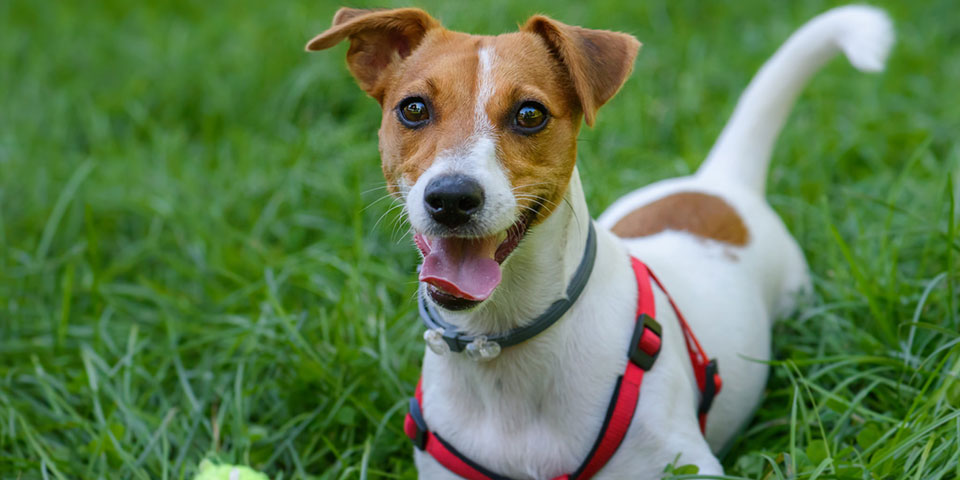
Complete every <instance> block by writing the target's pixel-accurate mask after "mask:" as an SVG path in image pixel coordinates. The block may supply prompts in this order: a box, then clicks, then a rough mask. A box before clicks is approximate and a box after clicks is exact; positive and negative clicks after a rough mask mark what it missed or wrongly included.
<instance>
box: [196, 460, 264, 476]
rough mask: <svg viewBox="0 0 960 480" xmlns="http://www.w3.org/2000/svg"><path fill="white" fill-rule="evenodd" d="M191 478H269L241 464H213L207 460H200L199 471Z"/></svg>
mask: <svg viewBox="0 0 960 480" xmlns="http://www.w3.org/2000/svg"><path fill="white" fill-rule="evenodd" d="M193 480H270V479H269V478H267V476H266V475H264V474H262V473H260V472H258V471H256V470H254V469H252V468H250V467H244V466H242V465H227V464H223V465H214V464H213V462H211V461H209V460H204V461H202V462H200V471H198V472H197V476H195V477H193Z"/></svg>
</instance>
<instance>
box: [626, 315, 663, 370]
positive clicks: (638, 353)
mask: <svg viewBox="0 0 960 480" xmlns="http://www.w3.org/2000/svg"><path fill="white" fill-rule="evenodd" d="M648 328H649V329H650V331H652V332H653V333H655V334H656V335H657V336H658V337H660V338H663V335H662V334H661V332H662V329H661V328H660V324H659V323H657V321H656V320H654V319H653V317H651V316H650V315H647V314H646V313H642V314H640V316H639V317H637V326H636V327H634V328H633V338H631V339H630V350H628V351H627V357H629V358H630V361H631V362H633V364H634V365H636V366H638V367H640V368H642V369H643V370H650V369H651V368H652V367H653V363H654V362H656V361H657V357H658V356H660V349H659V348H658V349H657V351H656V353H654V354H653V355H650V354H648V353H647V352H644V351H643V350H641V349H640V339H641V338H643V332H644V330H646V329H648Z"/></svg>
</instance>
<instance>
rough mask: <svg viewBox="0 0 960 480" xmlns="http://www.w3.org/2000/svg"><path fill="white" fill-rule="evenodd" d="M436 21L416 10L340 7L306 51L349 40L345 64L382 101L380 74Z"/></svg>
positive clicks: (412, 45)
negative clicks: (328, 25) (329, 24)
mask: <svg viewBox="0 0 960 480" xmlns="http://www.w3.org/2000/svg"><path fill="white" fill-rule="evenodd" d="M438 27H440V22H438V21H436V20H435V19H434V18H433V17H431V16H430V15H428V14H427V12H424V11H423V10H420V9H419V8H398V9H393V10H361V9H356V8H341V9H340V10H338V11H337V13H336V15H334V16H333V25H331V26H330V29H328V30H327V31H325V32H323V33H321V34H320V35H317V36H316V37H313V40H310V41H309V42H307V51H316V50H324V49H327V48H330V47H332V46H334V45H336V44H338V43H340V42H341V41H342V40H343V39H344V38H349V39H350V50H348V51H347V65H348V67H349V68H350V72H351V73H353V76H354V78H356V79H357V83H358V84H359V85H360V88H362V89H363V90H364V91H366V92H367V93H368V94H370V96H372V97H373V98H375V99H377V101H378V102H381V103H382V101H383V94H384V85H383V82H382V80H383V79H384V74H385V73H387V72H388V71H389V70H391V69H393V68H396V66H397V65H398V64H399V63H400V61H402V60H403V59H404V58H406V57H407V56H409V55H410V53H411V52H413V50H414V49H415V48H417V46H418V45H419V44H420V41H421V40H423V37H424V36H425V35H426V34H427V32H428V31H430V30H431V29H434V28H438Z"/></svg>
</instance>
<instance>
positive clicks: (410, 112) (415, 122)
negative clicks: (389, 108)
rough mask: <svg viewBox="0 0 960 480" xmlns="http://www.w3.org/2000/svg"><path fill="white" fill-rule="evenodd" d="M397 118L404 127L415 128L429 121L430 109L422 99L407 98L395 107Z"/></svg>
mask: <svg viewBox="0 0 960 480" xmlns="http://www.w3.org/2000/svg"><path fill="white" fill-rule="evenodd" d="M397 116H398V117H399V118H400V123H402V124H404V125H405V126H406V127H408V128H417V127H419V126H421V125H423V124H424V123H426V122H427V120H429V119H430V109H428V108H427V104H426V102H424V101H423V99H422V98H420V97H409V98H406V99H404V100H403V101H402V102H400V105H399V106H397Z"/></svg>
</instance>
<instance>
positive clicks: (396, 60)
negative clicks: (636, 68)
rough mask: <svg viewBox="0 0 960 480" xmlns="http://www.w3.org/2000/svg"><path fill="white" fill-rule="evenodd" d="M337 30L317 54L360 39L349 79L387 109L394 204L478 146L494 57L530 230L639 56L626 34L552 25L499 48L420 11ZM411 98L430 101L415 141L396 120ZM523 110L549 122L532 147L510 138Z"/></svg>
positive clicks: (508, 146) (505, 150)
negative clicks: (582, 135)
mask: <svg viewBox="0 0 960 480" xmlns="http://www.w3.org/2000/svg"><path fill="white" fill-rule="evenodd" d="M333 23H334V25H333V27H331V28H330V30H327V31H326V32H324V33H321V34H320V35H318V36H317V37H315V38H314V39H313V40H311V41H310V43H308V44H307V49H308V50H321V49H325V48H329V47H331V46H333V45H335V44H336V43H337V42H339V41H341V40H343V39H344V38H349V39H350V42H351V47H350V52H349V53H348V55H347V59H348V63H349V66H350V70H351V72H353V74H354V76H355V77H356V78H357V82H358V83H359V84H360V86H361V87H362V88H363V89H364V90H365V91H367V93H369V94H370V95H371V96H373V97H374V98H376V99H377V101H379V102H380V104H381V106H382V107H383V118H382V122H381V126H380V132H379V134H380V155H381V159H382V162H383V164H382V167H383V173H384V177H385V178H386V180H387V185H388V188H389V189H390V191H391V192H392V193H395V194H396V193H397V191H398V188H399V185H400V184H406V185H413V184H414V183H415V182H416V181H417V179H418V178H419V177H420V175H421V174H422V173H423V172H424V171H426V170H427V169H428V168H430V166H431V164H432V163H433V161H434V160H435V159H436V157H437V155H438V154H440V153H441V152H447V153H452V154H456V153H457V149H458V148H462V147H463V146H465V145H468V144H469V142H468V139H469V137H470V135H471V134H473V132H474V122H475V120H474V104H475V103H476V98H477V93H478V92H477V91H478V88H479V85H477V70H478V68H479V58H478V52H479V50H480V49H481V48H483V47H493V51H494V54H495V56H496V60H495V61H494V62H493V65H492V67H493V71H492V75H493V82H494V86H495V88H494V91H495V94H494V96H493V98H491V99H490V101H489V102H488V103H487V105H485V106H484V108H485V110H486V112H487V115H488V118H489V119H490V121H491V123H492V124H493V128H494V132H493V134H494V136H495V137H496V143H497V157H498V159H499V160H500V162H501V164H502V165H503V166H504V168H505V169H506V171H507V175H508V177H509V180H510V182H511V185H512V186H513V188H514V195H515V196H516V197H517V202H518V204H519V205H520V209H521V211H522V212H521V213H522V214H529V213H530V212H536V213H535V214H533V215H532V218H531V224H536V223H538V222H540V221H542V220H543V219H544V218H546V217H547V216H548V215H549V214H550V212H552V211H553V208H555V207H556V206H557V205H558V204H559V203H560V202H561V201H562V200H563V195H564V193H565V192H566V187H567V185H568V184H569V181H570V176H571V175H572V173H573V167H574V164H575V160H576V152H577V145H576V139H577V135H578V134H579V131H580V124H581V117H583V116H586V119H587V123H588V124H592V122H593V118H594V116H595V113H596V109H597V108H599V107H600V106H601V105H602V104H603V103H604V102H606V101H607V100H609V99H610V98H611V97H612V96H613V95H614V94H615V93H616V91H617V90H618V89H619V88H620V86H621V85H622V84H623V82H624V81H625V80H626V78H627V75H629V72H630V70H631V69H632V66H633V60H634V58H635V56H636V53H637V50H638V48H639V46H640V44H639V42H637V41H636V40H635V39H633V37H630V36H629V35H626V34H622V33H615V32H607V31H601V30H588V29H584V28H579V27H571V26H568V25H564V24H562V23H560V22H556V21H554V20H550V19H549V18H546V17H542V16H536V17H533V18H531V19H530V20H529V21H528V22H527V24H526V25H525V26H524V27H523V28H522V29H521V31H520V32H515V33H509V34H504V35H499V36H496V37H488V36H476V35H468V34H464V33H458V32H452V31H449V30H446V29H444V28H443V27H441V26H439V22H437V21H436V20H434V19H433V18H432V17H430V16H429V15H428V14H427V13H425V12H423V11H422V10H418V9H397V10H382V11H361V10H354V9H341V10H340V11H339V12H337V15H336V16H335V18H334V22H333ZM405 47H406V48H409V50H410V51H409V52H406V51H405V49H404V48H405ZM410 96H419V97H422V98H423V99H424V100H425V101H426V102H427V104H428V108H429V110H430V115H431V118H430V121H429V123H428V124H426V125H424V126H423V127H421V128H418V129H415V130H411V129H408V128H406V127H404V126H403V125H401V124H400V122H399V121H398V120H397V117H396V111H395V110H396V107H397V105H398V104H399V103H400V102H401V101H403V99H405V98H407V97H410ZM524 101H536V102H539V103H541V104H543V105H544V106H545V107H546V108H547V110H548V112H549V119H548V123H547V125H546V127H545V128H544V129H543V130H541V131H540V132H538V133H535V134H533V135H529V136H527V135H523V134H520V133H518V132H516V131H514V130H513V128H512V122H513V116H514V115H515V113H516V108H517V106H518V105H519V104H520V103H522V102H524Z"/></svg>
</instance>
